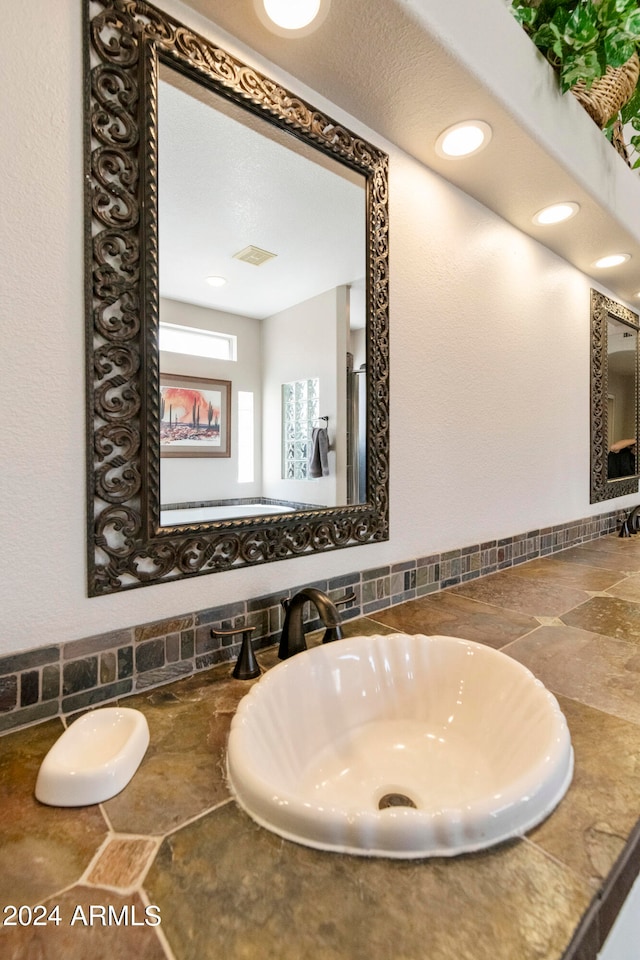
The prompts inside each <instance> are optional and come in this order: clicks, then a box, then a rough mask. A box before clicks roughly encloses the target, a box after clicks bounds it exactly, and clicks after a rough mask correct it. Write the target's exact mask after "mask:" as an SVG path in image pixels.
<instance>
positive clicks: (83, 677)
mask: <svg viewBox="0 0 640 960" xmlns="http://www.w3.org/2000/svg"><path fill="white" fill-rule="evenodd" d="M97 682H98V658H97V657H87V658H85V659H83V660H72V661H71V662H70V663H65V665H64V669H63V672H62V692H63V694H64V695H65V696H66V695H67V694H72V693H78V692H79V691H80V690H88V689H89V688H90V687H95V685H96V684H97Z"/></svg>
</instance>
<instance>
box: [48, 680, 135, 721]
mask: <svg viewBox="0 0 640 960" xmlns="http://www.w3.org/2000/svg"><path fill="white" fill-rule="evenodd" d="M131 688H132V681H131V680H120V681H118V683H107V684H105V685H104V686H102V687H94V688H93V690H85V691H83V692H81V693H75V694H73V695H72V696H69V697H64V698H63V700H62V712H63V713H65V714H69V713H75V712H76V711H77V710H85V709H86V708H87V707H91V706H93V705H95V704H97V703H104V702H105V701H107V700H115V699H116V697H124V696H126V695H127V693H130V692H131Z"/></svg>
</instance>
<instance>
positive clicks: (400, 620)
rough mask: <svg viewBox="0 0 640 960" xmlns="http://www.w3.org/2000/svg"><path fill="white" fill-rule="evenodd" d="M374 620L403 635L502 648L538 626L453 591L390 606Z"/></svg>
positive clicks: (530, 619) (530, 618)
mask: <svg viewBox="0 0 640 960" xmlns="http://www.w3.org/2000/svg"><path fill="white" fill-rule="evenodd" d="M375 619H376V621H378V622H379V623H383V624H385V625H386V626H388V627H393V628H394V629H395V630H398V631H401V632H403V633H424V634H427V635H433V634H435V635H437V634H443V635H445V636H450V637H462V638H463V639H465V640H475V641H477V642H478V643H486V644H489V646H492V647H503V646H504V645H505V644H506V643H510V642H511V641H512V640H515V639H516V638H517V637H521V636H523V634H525V633H528V632H529V631H530V630H533V629H535V628H536V627H537V626H538V623H537V621H536V620H535V619H534V618H533V617H526V616H523V615H522V614H519V613H514V612H512V611H509V610H498V609H497V608H496V607H492V606H489V605H488V604H484V603H478V602H476V601H474V600H469V599H467V598H466V597H462V596H459V595H458V594H457V592H456V591H450V590H449V591H446V592H444V593H438V594H433V595H431V596H427V597H421V598H420V599H418V600H412V601H410V602H409V603H405V604H402V605H401V606H398V607H391V608H390V609H388V610H385V611H384V612H382V613H379V614H376V615H375Z"/></svg>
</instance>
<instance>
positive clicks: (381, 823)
mask: <svg viewBox="0 0 640 960" xmlns="http://www.w3.org/2000/svg"><path fill="white" fill-rule="evenodd" d="M227 772H228V778H229V784H230V787H231V789H232V792H233V794H234V796H235V798H236V799H237V801H238V803H239V804H240V806H241V807H242V808H243V809H244V810H245V811H246V812H247V813H248V814H249V815H250V816H251V817H252V818H253V819H254V820H255V821H257V822H258V823H259V824H261V825H262V826H264V827H266V828H267V829H268V830H272V831H273V832H274V833H277V834H279V835H280V836H282V837H286V838H287V839H289V840H294V841H297V842H298V843H302V844H305V845H306V846H310V847H316V848H319V849H322V850H335V851H340V852H343V853H352V854H360V855H364V856H384V857H398V858H407V859H411V858H419V857H428V856H453V855H455V854H459V853H464V852H468V851H472V850H479V849H482V848H484V847H488V846H491V845H492V844H495V843H499V842H500V841H503V840H506V839H508V838H510V837H516V836H522V835H523V834H524V833H525V832H526V831H527V830H530V829H531V828H532V827H533V826H535V825H536V824H537V823H540V821H541V820H543V819H544V818H545V817H547V816H548V815H549V813H551V811H552V810H553V809H554V807H555V806H556V805H557V804H558V803H559V802H560V800H561V799H562V797H563V796H564V794H565V792H566V790H567V789H568V787H569V784H570V782H571V776H572V773H573V750H572V747H571V741H570V737H569V731H568V729H567V725H566V722H565V719H564V716H563V714H562V713H561V711H560V708H559V706H558V703H557V701H556V699H555V697H554V696H553V695H552V694H551V693H550V692H549V691H548V690H546V689H545V687H544V686H543V685H542V683H541V682H540V681H539V680H537V679H536V678H535V677H534V676H533V674H532V673H531V672H530V671H529V670H527V668H526V667H524V666H522V665H521V664H520V663H518V662H517V661H516V660H512V659H511V658H510V657H508V656H506V654H503V653H500V652H499V651H497V650H494V649H492V648H491V647H488V646H483V645H481V644H478V643H472V642H471V641H467V640H459V639H457V638H455V637H425V636H410V635H408V634H389V635H387V636H370V637H355V638H352V639H346V640H340V641H337V642H335V643H330V644H327V645H325V646H321V647H317V648H315V649H312V650H309V651H306V652H305V653H301V654H297V655H296V656H295V657H292V658H291V659H289V660H286V661H284V662H283V663H281V664H279V665H278V666H276V667H274V668H273V669H272V670H270V671H269V672H268V673H266V674H264V676H263V677H262V679H261V680H260V681H259V682H258V683H257V684H256V685H255V686H254V687H253V688H252V689H251V690H250V692H249V693H248V695H247V696H246V697H245V698H244V699H243V700H242V701H241V702H240V705H239V707H238V711H237V713H236V715H235V717H234V719H233V722H232V725H231V733H230V737H229V746H228V754H227Z"/></svg>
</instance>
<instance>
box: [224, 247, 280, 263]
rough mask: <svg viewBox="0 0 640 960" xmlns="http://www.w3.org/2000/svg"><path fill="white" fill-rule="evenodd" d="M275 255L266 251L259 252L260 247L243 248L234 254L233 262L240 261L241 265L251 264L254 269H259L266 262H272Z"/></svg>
mask: <svg viewBox="0 0 640 960" xmlns="http://www.w3.org/2000/svg"><path fill="white" fill-rule="evenodd" d="M277 256H278V254H277V253H269V251H268V250H261V249H260V247H253V246H249V247H245V248H244V250H240V251H239V252H238V253H234V255H233V257H234V260H242V262H243V263H252V264H253V266H254V267H260V266H262V264H263V263H266V262H267V260H273V258H274V257H277Z"/></svg>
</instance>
